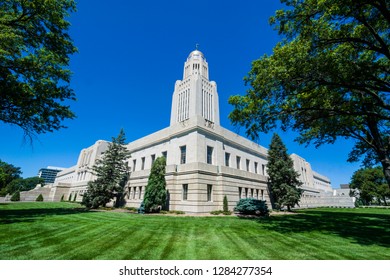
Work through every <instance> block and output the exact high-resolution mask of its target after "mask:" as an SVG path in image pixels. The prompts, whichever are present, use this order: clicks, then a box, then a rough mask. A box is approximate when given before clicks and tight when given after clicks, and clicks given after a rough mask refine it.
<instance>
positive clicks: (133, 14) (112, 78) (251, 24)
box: [0, 0, 359, 187]
mask: <svg viewBox="0 0 390 280" xmlns="http://www.w3.org/2000/svg"><path fill="white" fill-rule="evenodd" d="M280 8H282V6H281V4H279V1H275V0H273V1H271V0H269V1H255V0H241V1H231V0H225V1H222V0H215V1H210V0H198V1H169V0H167V1H155V0H153V1H128V0H111V1H103V0H95V1H82V0H80V1H79V3H78V11H77V12H76V13H74V14H72V16H71V18H70V21H71V24H72V27H71V30H70V34H71V37H72V39H73V41H74V43H75V45H76V46H77V48H78V50H79V52H78V53H77V54H75V55H73V56H72V57H71V65H70V69H71V71H72V72H73V73H74V74H73V78H72V81H71V87H72V88H73V89H74V90H75V93H76V96H77V101H76V102H70V103H69V104H70V106H71V108H72V110H73V111H74V112H75V113H76V115H77V118H76V119H74V120H67V121H66V122H65V125H67V126H68V128H67V129H62V130H60V131H56V132H54V133H50V134H45V135H40V136H39V137H38V138H37V139H36V140H34V142H33V145H29V144H26V143H24V141H23V132H22V130H21V129H19V128H18V127H15V126H10V125H6V124H3V123H1V126H0V131H1V135H2V137H0V147H1V148H0V159H1V160H3V161H6V162H8V163H11V164H13V165H15V166H19V167H21V169H22V171H23V174H22V176H23V177H30V176H35V175H36V174H37V173H38V170H39V169H40V168H41V167H46V166H48V165H52V166H62V167H70V166H72V165H74V164H76V162H77V158H78V155H79V152H80V150H81V149H83V148H86V147H88V146H90V145H92V144H94V143H95V142H96V141H97V140H99V139H103V140H110V139H111V137H112V136H116V135H117V134H118V133H119V130H120V129H121V128H124V129H125V132H126V136H127V140H128V141H129V142H130V141H132V140H135V139H138V138H140V137H142V136H146V135H148V134H150V133H153V132H155V131H157V130H160V129H162V128H165V127H167V126H169V119H170V109H171V97H172V93H173V89H174V83H175V81H176V80H179V79H182V74H183V65H184V61H185V60H186V58H187V56H188V54H189V53H190V52H191V51H192V50H194V49H195V44H197V43H198V44H199V49H200V50H201V51H202V52H203V53H204V54H205V56H206V59H207V61H208V63H209V69H210V79H211V80H214V81H216V83H217V86H218V94H219V102H220V115H221V125H222V126H224V127H225V128H227V129H230V130H233V131H235V132H238V133H240V134H242V135H243V134H244V129H238V128H235V127H232V126H231V124H230V121H229V119H228V114H229V113H230V111H231V110H232V107H231V106H230V105H229V104H228V103H227V100H228V98H229V96H230V95H233V94H244V93H245V91H246V87H245V85H244V82H243V77H244V76H245V75H246V74H247V73H248V72H249V70H250V67H251V62H252V61H253V60H255V59H257V58H259V57H260V56H262V55H263V54H265V53H267V54H271V53H272V48H273V46H274V45H275V44H276V43H277V42H278V40H280V38H279V37H278V34H277V32H276V31H275V30H273V28H272V27H271V26H270V25H269V24H268V19H269V17H270V16H272V15H273V14H274V13H275V11H276V10H277V9H280ZM276 132H278V133H279V134H280V135H281V137H282V139H283V141H284V142H285V144H286V146H287V148H288V151H289V152H290V153H297V154H299V155H300V156H302V157H304V158H305V159H306V160H307V161H309V162H310V163H311V165H312V168H313V169H314V170H315V171H317V172H319V173H321V174H324V175H326V176H328V177H329V178H330V179H331V181H332V185H333V186H334V187H338V186H339V184H341V183H348V182H349V181H350V177H351V176H352V173H353V172H354V171H355V170H357V169H358V168H359V164H358V163H356V164H351V163H347V162H346V159H347V155H348V152H349V151H350V149H351V147H352V145H353V143H352V142H350V141H346V140H340V141H338V142H337V143H336V144H335V145H326V146H321V147H320V148H318V149H316V148H315V147H314V146H309V147H305V146H302V145H298V144H297V143H295V142H294V141H293V140H294V138H295V136H296V134H294V133H292V132H291V131H289V132H287V133H283V132H282V131H280V130H278V131H276ZM271 136H272V133H270V134H269V135H261V137H260V139H259V141H258V143H259V144H261V145H263V146H265V147H268V146H269V142H270V138H271Z"/></svg>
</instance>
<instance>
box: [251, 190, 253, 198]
mask: <svg viewBox="0 0 390 280" xmlns="http://www.w3.org/2000/svg"><path fill="white" fill-rule="evenodd" d="M251 197H252V198H253V189H251Z"/></svg>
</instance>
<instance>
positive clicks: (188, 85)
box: [171, 50, 220, 126]
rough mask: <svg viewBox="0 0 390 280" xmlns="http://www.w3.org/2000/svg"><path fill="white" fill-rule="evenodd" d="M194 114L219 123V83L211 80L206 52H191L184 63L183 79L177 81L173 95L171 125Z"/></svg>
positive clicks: (210, 121) (213, 122)
mask: <svg viewBox="0 0 390 280" xmlns="http://www.w3.org/2000/svg"><path fill="white" fill-rule="evenodd" d="M194 116H201V117H203V118H204V119H205V120H206V121H207V122H209V123H210V124H212V125H219V124H220V122H219V103H218V93H217V84H216V83H215V82H214V81H210V80H209V67H208V63H207V61H206V58H205V57H204V54H203V53H202V52H201V51H199V50H194V51H193V52H191V53H190V54H189V56H188V58H187V61H186V62H185V63H184V70H183V80H178V81H176V83H175V90H174V92H173V96H172V111H171V126H172V125H174V124H176V123H181V122H183V121H186V120H188V119H190V118H192V117H194Z"/></svg>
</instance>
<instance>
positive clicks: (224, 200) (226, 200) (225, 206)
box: [223, 195, 229, 212]
mask: <svg viewBox="0 0 390 280" xmlns="http://www.w3.org/2000/svg"><path fill="white" fill-rule="evenodd" d="M228 211H229V204H228V199H227V196H226V195H225V196H224V197H223V212H228Z"/></svg>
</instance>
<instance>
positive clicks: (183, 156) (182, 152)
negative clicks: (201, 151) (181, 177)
mask: <svg viewBox="0 0 390 280" xmlns="http://www.w3.org/2000/svg"><path fill="white" fill-rule="evenodd" d="M186 153H187V148H186V146H181V147H180V164H185V163H186Z"/></svg>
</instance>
